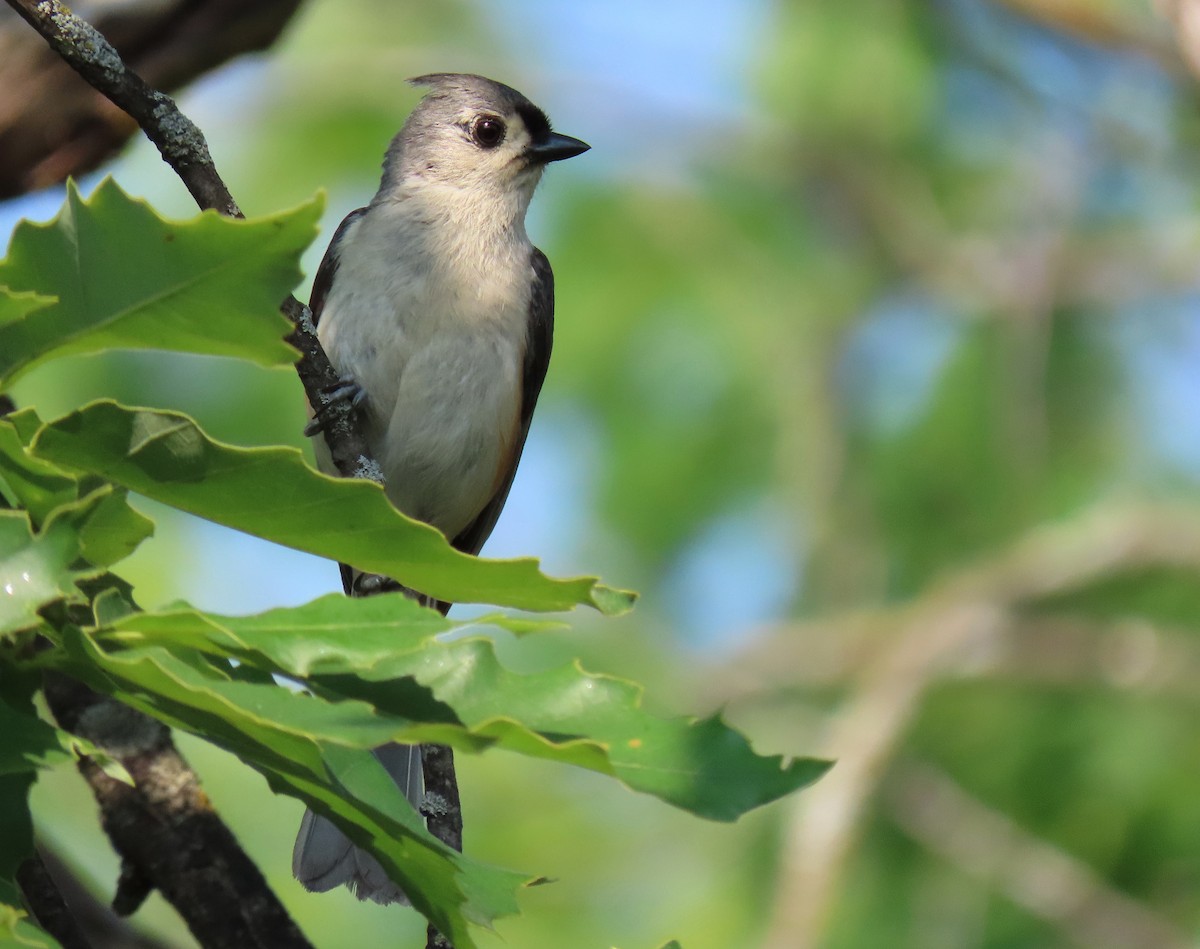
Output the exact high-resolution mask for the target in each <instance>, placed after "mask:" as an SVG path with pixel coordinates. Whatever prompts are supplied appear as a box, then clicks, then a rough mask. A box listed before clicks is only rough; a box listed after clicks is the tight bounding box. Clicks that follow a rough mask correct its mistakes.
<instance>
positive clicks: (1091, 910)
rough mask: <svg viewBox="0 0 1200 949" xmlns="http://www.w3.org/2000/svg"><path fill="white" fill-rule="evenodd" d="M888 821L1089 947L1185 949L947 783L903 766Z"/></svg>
mask: <svg viewBox="0 0 1200 949" xmlns="http://www.w3.org/2000/svg"><path fill="white" fill-rule="evenodd" d="M885 792H886V793H885V794H884V804H885V806H886V807H887V809H888V812H889V815H890V816H891V818H892V820H893V821H895V823H896V824H897V826H899V827H900V829H901V830H903V831H904V832H905V833H906V834H908V835H909V836H910V837H911V838H913V839H914V840H916V841H917V842H919V843H920V844H922V845H923V846H925V847H926V848H927V849H928V850H930V851H932V852H933V853H935V854H937V855H938V856H940V857H942V858H943V859H944V860H946V861H947V862H949V863H950V864H952V865H953V866H955V867H956V868H958V869H959V870H961V871H962V872H964V873H966V874H969V875H970V876H973V877H975V878H977V879H979V880H982V881H983V882H985V883H988V884H990V885H991V886H992V887H993V888H994V889H996V890H997V891H998V892H1000V893H1002V894H1003V895H1004V896H1006V897H1007V898H1008V899H1010V900H1012V902H1014V903H1016V904H1017V905H1018V906H1020V907H1022V908H1023V909H1025V910H1027V911H1028V912H1030V913H1032V914H1033V915H1034V916H1037V917H1039V918H1040V919H1044V920H1046V921H1048V922H1050V923H1053V924H1054V925H1056V926H1058V927H1059V928H1060V929H1062V930H1063V932H1064V934H1065V935H1066V936H1067V939H1068V941H1069V942H1071V943H1073V944H1075V945H1079V946H1091V947H1094V949H1125V947H1127V946H1137V947H1139V949H1186V947H1188V946H1191V945H1192V941H1191V940H1190V939H1188V938H1187V936H1186V935H1185V934H1184V933H1182V932H1180V931H1178V930H1177V929H1176V928H1175V926H1174V925H1173V924H1172V923H1171V922H1170V920H1167V919H1165V918H1164V917H1162V916H1160V915H1159V914H1157V913H1155V912H1153V911H1152V910H1151V909H1150V908H1149V907H1147V906H1146V905H1144V904H1143V903H1139V902H1138V901H1137V900H1134V899H1131V898H1130V897H1129V896H1127V895H1126V894H1125V893H1122V892H1121V891H1120V890H1117V889H1114V888H1113V887H1111V886H1109V885H1108V884H1107V883H1106V882H1105V881H1104V880H1102V879H1101V878H1100V877H1099V876H1097V874H1096V872H1095V871H1094V870H1093V869H1092V868H1091V867H1090V866H1088V865H1087V864H1086V863H1084V862H1083V861H1082V860H1080V859H1079V858H1078V857H1074V856H1072V855H1071V854H1069V853H1067V852H1065V851H1063V850H1061V849H1059V848H1058V847H1055V846H1052V845H1051V844H1050V843H1048V842H1047V841H1045V840H1043V839H1041V838H1040V837H1037V836H1036V835H1034V834H1031V833H1030V832H1029V831H1027V830H1025V828H1023V827H1021V826H1020V825H1018V824H1017V823H1016V822H1015V821H1013V820H1012V818H1010V817H1008V816H1007V815H1005V814H1001V813H1000V812H998V811H995V810H993V809H992V808H990V807H987V806H986V805H985V804H983V803H982V802H981V801H979V800H977V799H975V798H974V797H972V796H971V795H969V794H968V793H967V792H966V791H964V790H963V789H962V788H961V787H959V786H958V785H957V784H956V783H955V782H954V781H953V780H951V778H950V777H949V776H948V775H946V774H944V773H942V772H941V771H939V770H937V769H936V768H932V767H929V766H927V765H917V764H912V763H906V764H904V765H902V766H900V767H899V768H897V769H896V772H895V774H893V776H892V777H891V778H889V779H888V782H887V785H886V787H885Z"/></svg>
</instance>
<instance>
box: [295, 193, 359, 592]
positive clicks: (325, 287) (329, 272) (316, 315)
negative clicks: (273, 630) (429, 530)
mask: <svg viewBox="0 0 1200 949" xmlns="http://www.w3.org/2000/svg"><path fill="white" fill-rule="evenodd" d="M366 213H367V209H366V208H355V209H354V210H353V211H351V212H350V213H349V214H347V215H346V216H345V217H344V218H342V223H341V224H339V225H338V228H337V230H336V231H334V232H333V239H332V240H330V242H329V246H328V247H326V248H325V256H324V257H322V258H321V266H320V267H318V268H317V275H316V276H315V277H313V285H312V292H311V293H309V295H308V309H309V312H311V313H312V321H313V326H316V325H317V324H319V323H320V322H321V313H322V312H324V310H325V298H326V297H328V296H329V288H330V287H332V286H333V276H334V274H336V273H337V269H338V265H339V264H340V263H341V258H340V257H339V255H338V247H339V245H340V244H341V243H342V240H343V238H345V236H346V232H347V231H349V230H350V226H351V225H352V224H353V223H354V222H355V221H357V220H358V219H359V218H360V217H362V216H363V215H364V214H366ZM334 368H335V369H336V367H334ZM338 569H339V570H341V573H342V588H343V589H344V590H345V591H346V595H347V596H349V595H350V589H351V584H352V582H353V579H354V572H353V571H352V570H351V569H350V567H348V566H347V565H346V564H344V563H340V564H338Z"/></svg>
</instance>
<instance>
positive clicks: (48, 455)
mask: <svg viewBox="0 0 1200 949" xmlns="http://www.w3.org/2000/svg"><path fill="white" fill-rule="evenodd" d="M32 450H33V453H34V455H36V456H37V457H39V458H43V459H46V460H51V461H57V462H59V463H62V464H65V465H72V466H76V467H79V468H82V469H84V470H87V471H91V472H95V473H96V474H100V475H102V476H104V477H105V478H108V479H110V480H112V481H115V482H117V483H118V484H121V485H124V486H125V487H127V488H129V489H130V490H133V491H137V492H138V493H139V494H144V495H146V496H147V497H150V498H153V499H154V500H156V501H161V502H163V503H164V504H169V505H171V506H173V507H177V508H179V509H181V510H184V511H188V512H189V513H192V514H196V515H199V516H200V517H205V518H208V519H209V520H212V521H215V522H217V523H218V524H224V525H226V526H227V527H233V528H236V529H237V530H241V531H245V532H246V533H248V534H253V535H255V536H256V537H262V538H264V539H266V540H271V541H274V542H276V543H279V544H283V545H285V546H288V547H294V548H296V549H297V550H304V551H308V552H309V553H312V554H317V555H318V556H322V557H328V558H330V559H331V560H340V561H343V562H346V563H352V564H353V565H354V566H355V567H358V568H359V569H362V570H367V571H371V572H373V573H380V574H384V575H386V576H389V577H394V578H396V579H397V580H399V581H400V582H401V583H404V584H405V585H406V586H409V587H412V588H413V589H416V590H420V591H421V592H423V593H428V594H430V595H432V596H436V597H439V598H441V599H445V600H451V601H454V602H457V603H464V602H471V603H495V604H498V605H501V606H512V607H517V608H520V609H528V610H564V609H570V608H571V607H573V606H576V605H578V604H590V605H592V606H595V607H596V608H598V609H600V610H603V611H604V612H606V613H618V612H621V611H623V610H625V609H628V608H629V605H630V604H631V602H632V599H633V597H632V595H631V594H628V593H624V592H622V591H619V590H613V589H611V588H609V587H605V586H603V585H601V584H600V583H598V582H597V581H596V580H595V579H594V578H590V577H581V578H577V579H572V580H557V579H552V578H550V577H547V576H545V575H544V574H542V573H541V572H539V570H538V567H537V562H536V561H535V560H532V559H528V558H526V559H521V560H485V559H481V558H477V557H469V556H467V555H466V554H462V553H459V552H458V551H456V550H454V549H453V548H452V547H451V546H450V545H449V543H447V541H446V539H445V538H444V537H443V536H442V535H441V533H440V532H438V531H437V530H435V529H434V528H432V527H430V526H428V525H426V524H421V523H419V522H417V521H414V520H411V519H409V518H406V517H404V516H403V515H402V514H400V513H399V512H398V511H396V509H395V508H393V507H392V505H391V504H390V503H389V502H388V500H387V498H386V497H385V496H384V494H383V491H382V489H381V488H380V487H379V486H378V485H376V484H373V483H371V482H369V481H365V480H361V479H343V478H331V477H328V476H327V475H323V474H320V473H319V472H317V471H315V470H313V469H312V468H310V467H309V466H308V465H306V464H305V463H304V459H303V457H302V456H301V454H300V452H299V451H297V450H296V449H293V448H237V447H234V446H232V445H227V444H223V443H221V442H217V441H214V440H213V439H211V438H209V437H208V436H207V435H206V434H205V433H204V432H203V431H201V429H200V428H199V427H198V426H197V425H196V423H195V422H194V421H193V420H192V419H190V418H188V417H187V416H185V415H181V414H178V413H174V412H156V411H151V410H148V409H129V408H125V407H123V406H120V405H117V404H116V403H114V402H108V401H102V402H96V403H93V404H92V405H89V406H86V407H85V408H83V409H81V410H79V411H78V412H73V413H72V414H70V415H68V416H66V417H64V418H62V419H59V420H58V421H56V422H52V423H50V424H48V425H47V426H46V427H45V428H44V429H43V430H42V431H41V433H40V434H39V435H38V437H37V439H36V440H35V442H34V446H33V449H32Z"/></svg>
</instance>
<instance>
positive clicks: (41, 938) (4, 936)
mask: <svg viewBox="0 0 1200 949" xmlns="http://www.w3.org/2000/svg"><path fill="white" fill-rule="evenodd" d="M10 898H11V899H12V900H13V902H14V903H15V902H16V894H15V893H13V894H12V895H11V897H5V899H10ZM0 949H62V947H61V945H60V944H59V942H58V941H57V940H56V939H54V938H53V937H52V936H49V935H47V934H46V933H44V932H42V931H41V930H40V929H38V928H37V927H36V926H34V925H33V924H32V923H31V922H29V920H28V916H27V915H26V914H25V913H24V912H23V911H22V910H19V909H17V908H16V906H15V905H9V904H8V903H0Z"/></svg>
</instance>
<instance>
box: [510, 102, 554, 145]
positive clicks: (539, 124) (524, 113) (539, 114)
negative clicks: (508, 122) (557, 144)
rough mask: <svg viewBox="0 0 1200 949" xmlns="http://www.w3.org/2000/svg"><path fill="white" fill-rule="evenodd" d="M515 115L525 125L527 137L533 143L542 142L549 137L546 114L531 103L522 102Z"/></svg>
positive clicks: (548, 121) (548, 123) (548, 124)
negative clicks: (527, 132)
mask: <svg viewBox="0 0 1200 949" xmlns="http://www.w3.org/2000/svg"><path fill="white" fill-rule="evenodd" d="M517 115H519V116H520V117H521V121H523V122H524V123H525V128H526V129H527V130H528V131H529V137H530V138H531V139H533V141H535V142H544V141H545V140H546V139H548V138H549V137H550V120H549V119H548V118H546V113H545V112H543V111H542V110H541V109H539V108H538V107H537V106H536V105H534V104H533V103H532V102H522V103H520V104H519V105H518V106H517Z"/></svg>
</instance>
